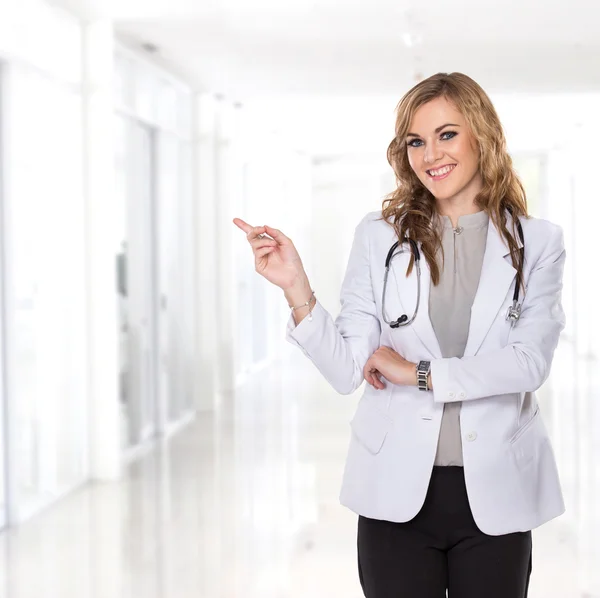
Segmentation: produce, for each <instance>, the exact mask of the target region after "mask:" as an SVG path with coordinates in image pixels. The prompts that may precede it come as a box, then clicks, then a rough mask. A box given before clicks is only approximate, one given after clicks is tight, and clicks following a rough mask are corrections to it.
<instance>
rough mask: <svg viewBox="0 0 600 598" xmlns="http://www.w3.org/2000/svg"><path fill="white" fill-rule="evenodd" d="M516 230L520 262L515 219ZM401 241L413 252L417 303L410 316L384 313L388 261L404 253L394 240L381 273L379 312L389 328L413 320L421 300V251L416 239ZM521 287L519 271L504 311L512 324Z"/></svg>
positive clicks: (518, 310)
mask: <svg viewBox="0 0 600 598" xmlns="http://www.w3.org/2000/svg"><path fill="white" fill-rule="evenodd" d="M516 223H517V231H518V233H519V238H520V239H521V249H520V251H521V262H523V256H524V255H525V238H524V236H523V228H522V226H521V223H520V222H519V220H518V219H517V221H516ZM403 243H408V244H409V245H410V250H411V253H412V254H413V257H414V260H415V268H416V270H417V303H416V305H415V311H414V313H413V315H412V317H411V318H410V319H409V317H408V316H407V315H406V314H404V315H402V316H400V317H399V318H398V319H397V320H388V319H387V316H386V314H385V295H386V290H387V279H388V274H389V272H390V263H391V261H392V259H393V258H394V257H396V256H397V255H400V254H402V253H404V249H402V248H401V247H400V241H396V242H395V243H394V244H393V245H392V246H391V247H390V250H389V251H388V254H387V257H386V258H385V273H384V275H383V295H382V298H381V312H382V316H383V321H384V322H385V323H386V324H388V325H389V326H390V328H399V327H400V326H408V325H409V324H412V323H413V322H414V321H415V318H416V317H417V314H418V313H419V304H420V302H421V252H420V251H419V247H418V246H417V243H416V241H414V240H413V239H409V238H408V237H404V241H403ZM398 247H400V251H398V252H397V253H395V251H396V249H398ZM520 287H521V277H520V276H519V273H517V279H516V281H515V292H514V293H513V300H512V305H510V306H509V308H508V311H507V313H506V320H507V321H508V322H510V323H511V325H514V324H515V323H516V322H517V321H518V320H519V318H520V317H521V304H520V303H519V288H520Z"/></svg>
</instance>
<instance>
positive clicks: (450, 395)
mask: <svg viewBox="0 0 600 598" xmlns="http://www.w3.org/2000/svg"><path fill="white" fill-rule="evenodd" d="M455 396H456V395H455V394H454V393H453V392H449V393H448V397H450V398H451V399H453V398H454V397H455Z"/></svg>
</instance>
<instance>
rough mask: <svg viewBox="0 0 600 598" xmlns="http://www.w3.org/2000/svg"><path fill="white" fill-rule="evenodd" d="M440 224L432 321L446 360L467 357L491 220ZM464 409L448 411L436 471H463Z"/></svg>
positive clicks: (481, 215)
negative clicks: (440, 467) (446, 467)
mask: <svg viewBox="0 0 600 598" xmlns="http://www.w3.org/2000/svg"><path fill="white" fill-rule="evenodd" d="M435 222H436V224H437V225H438V226H440V227H441V228H442V231H441V233H442V247H441V249H440V250H439V251H438V255H437V260H438V263H439V264H440V272H441V276H440V282H439V284H438V285H437V286H434V285H433V283H432V284H431V288H430V293H429V317H430V319H431V324H432V326H433V330H434V331H435V334H436V336H437V339H438V343H439V345H440V349H441V351H442V357H462V356H463V355H464V352H465V347H466V345H467V337H468V335H469V324H470V322H471V306H472V305H473V300H474V299H475V293H476V292H477V287H478V286H479V277H480V275H481V266H482V264H483V256H484V253H485V246H486V242H487V232H488V223H489V216H488V214H487V212H484V211H482V212H477V213H476V214H468V215H466V216H460V217H459V219H458V226H457V227H456V229H454V228H452V222H451V221H450V218H449V217H448V216H438V217H436V220H435ZM460 408H461V403H460V402H456V403H446V404H445V405H444V414H443V417H442V426H441V429H440V436H439V441H438V448H437V454H436V457H435V465H459V466H462V465H463V458H462V441H461V430H460Z"/></svg>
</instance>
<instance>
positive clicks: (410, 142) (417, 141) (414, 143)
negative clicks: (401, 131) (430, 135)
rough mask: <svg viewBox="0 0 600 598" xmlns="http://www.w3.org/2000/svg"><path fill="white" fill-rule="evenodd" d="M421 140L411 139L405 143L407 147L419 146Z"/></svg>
mask: <svg viewBox="0 0 600 598" xmlns="http://www.w3.org/2000/svg"><path fill="white" fill-rule="evenodd" d="M422 144H423V142H422V141H421V140H420V139H411V140H410V141H408V142H407V143H406V145H407V146H408V147H421V145H422Z"/></svg>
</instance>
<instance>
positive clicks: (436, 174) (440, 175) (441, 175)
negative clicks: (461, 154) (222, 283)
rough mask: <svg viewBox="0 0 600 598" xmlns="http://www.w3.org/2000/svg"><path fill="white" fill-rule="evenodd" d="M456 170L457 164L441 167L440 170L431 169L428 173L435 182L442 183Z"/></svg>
mask: <svg viewBox="0 0 600 598" xmlns="http://www.w3.org/2000/svg"><path fill="white" fill-rule="evenodd" d="M455 168H456V164H446V165H445V166H440V167H439V168H431V169H430V170H427V171H426V172H427V174H428V175H429V176H430V177H431V178H432V179H433V180H434V181H441V180H442V179H445V178H446V177H447V176H449V175H450V173H451V172H452V171H453V170H454V169H455Z"/></svg>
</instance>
